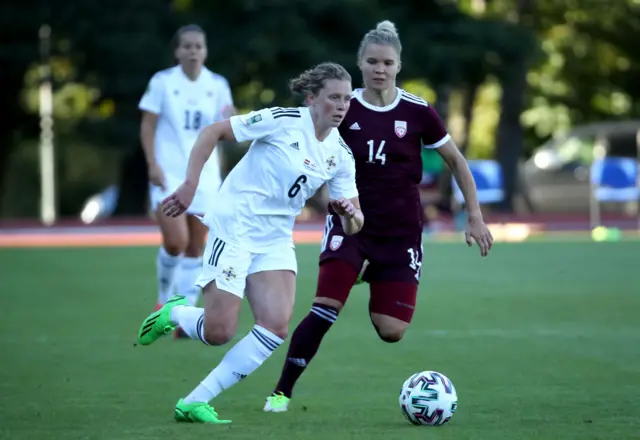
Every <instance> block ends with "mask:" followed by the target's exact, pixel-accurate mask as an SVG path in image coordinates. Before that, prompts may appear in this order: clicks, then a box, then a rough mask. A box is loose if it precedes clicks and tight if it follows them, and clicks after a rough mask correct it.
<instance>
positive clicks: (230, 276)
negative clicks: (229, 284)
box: [222, 267, 236, 281]
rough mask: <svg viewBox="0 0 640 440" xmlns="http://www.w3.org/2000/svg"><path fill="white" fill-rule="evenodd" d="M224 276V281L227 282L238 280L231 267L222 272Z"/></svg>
mask: <svg viewBox="0 0 640 440" xmlns="http://www.w3.org/2000/svg"><path fill="white" fill-rule="evenodd" d="M222 275H224V279H225V280H227V281H231V280H235V279H236V271H235V270H234V269H233V267H229V268H227V269H225V270H223V271H222Z"/></svg>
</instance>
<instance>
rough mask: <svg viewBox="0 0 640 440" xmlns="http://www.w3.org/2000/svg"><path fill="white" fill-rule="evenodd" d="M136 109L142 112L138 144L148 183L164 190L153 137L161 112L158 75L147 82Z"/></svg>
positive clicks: (160, 86)
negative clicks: (142, 155) (139, 144)
mask: <svg viewBox="0 0 640 440" xmlns="http://www.w3.org/2000/svg"><path fill="white" fill-rule="evenodd" d="M138 108H139V109H140V110H142V121H141V123H140V143H141V144H142V150H143V151H144V157H145V159H146V160H147V167H148V169H149V181H150V182H151V183H152V184H154V185H158V186H161V187H163V188H164V173H163V171H162V169H161V168H160V167H159V166H158V163H157V162H156V154H155V135H156V127H157V125H158V118H159V116H160V112H161V111H162V83H161V79H160V78H159V77H158V74H156V75H154V76H153V78H151V81H149V85H148V86H147V90H146V91H145V93H144V95H143V96H142V99H140V103H139V104H138Z"/></svg>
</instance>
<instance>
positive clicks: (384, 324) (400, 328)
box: [371, 315, 409, 343]
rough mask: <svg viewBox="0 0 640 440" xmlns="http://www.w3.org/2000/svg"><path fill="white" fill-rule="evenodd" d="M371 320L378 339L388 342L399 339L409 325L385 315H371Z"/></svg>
mask: <svg viewBox="0 0 640 440" xmlns="http://www.w3.org/2000/svg"><path fill="white" fill-rule="evenodd" d="M371 322H372V323H373V326H374V327H375V329H376V332H377V333H378V336H379V337H380V339H381V340H382V341H384V342H388V343H393V342H398V341H400V340H401V339H402V337H403V336H404V333H405V331H406V330H407V327H408V326H409V324H408V323H406V322H404V321H401V320H399V319H397V318H393V317H391V316H385V315H377V316H376V315H373V316H371Z"/></svg>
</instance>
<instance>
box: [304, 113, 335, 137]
mask: <svg viewBox="0 0 640 440" xmlns="http://www.w3.org/2000/svg"><path fill="white" fill-rule="evenodd" d="M309 114H310V115H311V120H312V121H313V128H314V129H315V132H316V139H317V140H318V141H320V142H324V140H325V139H326V138H327V136H329V135H330V134H331V130H332V128H333V127H331V126H325V125H324V124H323V123H322V122H321V121H320V117H319V116H318V114H317V113H316V112H314V111H313V110H312V109H309Z"/></svg>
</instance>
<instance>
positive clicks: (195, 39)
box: [175, 32, 207, 70]
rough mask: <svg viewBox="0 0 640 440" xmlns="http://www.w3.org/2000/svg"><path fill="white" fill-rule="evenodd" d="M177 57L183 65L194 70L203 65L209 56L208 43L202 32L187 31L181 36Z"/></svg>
mask: <svg viewBox="0 0 640 440" xmlns="http://www.w3.org/2000/svg"><path fill="white" fill-rule="evenodd" d="M175 55H176V58H177V59H178V61H179V62H180V64H181V65H182V67H184V68H186V69H189V70H192V69H196V68H199V67H202V65H203V64H204V60H205V59H206V58H207V43H206V42H205V41H204V35H202V34H201V33H200V32H185V33H184V34H182V36H181V37H180V44H179V45H178V48H177V49H176V53H175Z"/></svg>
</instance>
